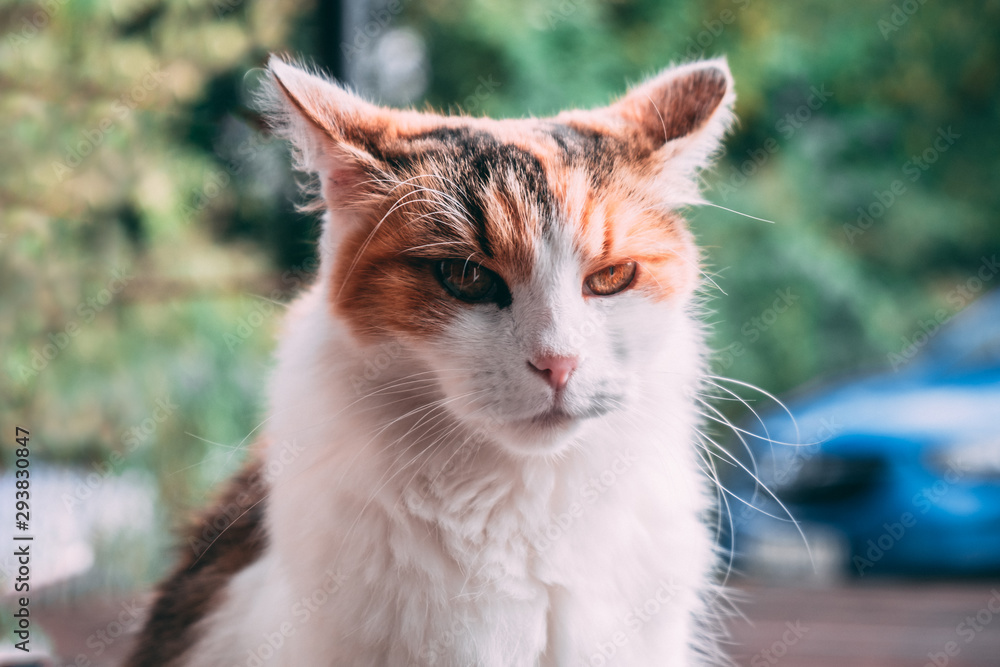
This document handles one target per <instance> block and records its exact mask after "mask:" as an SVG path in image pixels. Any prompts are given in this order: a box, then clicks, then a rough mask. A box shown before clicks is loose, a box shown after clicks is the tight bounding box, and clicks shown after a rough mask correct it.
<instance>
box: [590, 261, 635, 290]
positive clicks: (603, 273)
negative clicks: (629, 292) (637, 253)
mask: <svg viewBox="0 0 1000 667" xmlns="http://www.w3.org/2000/svg"><path fill="white" fill-rule="evenodd" d="M635 269H636V264H635V262H624V263H622V264H614V265H612V266H608V267H605V268H603V269H601V270H600V271H597V272H595V273H591V274H590V275H589V276H587V279H586V280H584V281H583V284H584V285H585V286H586V288H587V290H589V292H590V293H591V294H594V295H597V296H611V295H612V294H617V293H618V292H621V291H622V290H624V289H625V288H627V287H628V286H629V285H631V284H632V281H633V280H635Z"/></svg>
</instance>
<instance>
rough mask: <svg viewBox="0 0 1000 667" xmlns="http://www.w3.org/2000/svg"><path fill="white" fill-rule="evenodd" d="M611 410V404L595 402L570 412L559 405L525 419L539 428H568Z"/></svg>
mask: <svg viewBox="0 0 1000 667" xmlns="http://www.w3.org/2000/svg"><path fill="white" fill-rule="evenodd" d="M610 410H611V406H609V405H605V404H602V403H597V404H594V405H592V406H590V407H588V408H587V409H585V410H582V411H579V412H570V411H568V410H566V409H565V408H563V407H561V406H558V405H557V406H555V407H552V408H549V409H548V410H545V411H544V412H540V413H539V414H537V415H535V416H533V417H528V418H527V419H526V420H525V421H526V422H527V423H529V424H531V425H532V426H535V427H538V428H566V427H568V426H571V425H573V424H575V423H577V422H581V421H583V420H585V419H591V418H593V417H600V416H601V415H604V414H607V413H608V412H609V411H610Z"/></svg>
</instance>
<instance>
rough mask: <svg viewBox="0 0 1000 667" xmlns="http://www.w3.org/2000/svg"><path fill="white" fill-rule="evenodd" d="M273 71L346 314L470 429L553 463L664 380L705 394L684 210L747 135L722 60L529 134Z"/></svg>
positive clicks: (278, 115) (342, 315) (335, 297)
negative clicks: (731, 136)
mask: <svg viewBox="0 0 1000 667" xmlns="http://www.w3.org/2000/svg"><path fill="white" fill-rule="evenodd" d="M269 69H270V72H271V75H272V81H273V90H272V97H273V100H272V102H273V103H272V105H271V108H272V111H273V112H274V118H275V120H276V127H278V128H279V130H280V131H282V132H283V133H284V134H285V135H286V136H288V137H289V138H290V139H291V141H292V143H293V145H294V147H295V149H296V155H297V158H298V162H299V164H298V166H299V167H300V168H301V169H303V170H304V171H307V172H309V173H312V174H314V175H316V176H317V177H318V183H319V189H318V193H317V194H318V197H317V205H318V207H321V208H323V209H325V210H326V211H327V216H326V223H325V230H324V238H323V242H322V243H321V248H322V252H323V253H324V256H323V257H322V275H321V276H320V280H321V281H323V282H324V287H325V294H326V302H327V306H328V308H329V312H330V314H331V316H332V317H336V318H338V319H339V320H340V321H341V322H342V323H343V324H344V325H345V326H346V328H347V330H349V331H350V332H352V335H353V336H355V337H356V338H357V339H358V340H359V341H361V342H372V343H378V342H380V341H385V340H386V339H387V338H388V339H391V340H392V342H393V343H394V344H398V345H400V346H402V347H403V348H405V349H406V350H407V352H408V353H409V355H408V356H409V357H410V358H415V359H418V360H419V361H420V363H421V364H422V365H423V366H424V367H425V368H426V369H429V370H430V372H431V373H432V374H433V375H434V377H435V378H436V380H437V384H438V387H439V389H440V391H441V392H442V393H443V396H444V401H445V404H446V405H447V406H448V409H449V410H450V411H451V412H452V413H453V414H455V415H457V416H458V417H459V419H461V420H462V421H464V422H465V423H467V424H470V425H473V426H482V427H484V428H486V429H488V431H489V433H490V434H491V435H492V436H493V437H494V439H496V440H497V441H498V442H500V443H502V444H503V445H504V446H506V447H507V448H509V449H511V450H514V451H518V452H551V451H553V450H556V449H558V448H559V447H560V446H562V444H563V443H565V442H567V441H568V440H569V437H570V435H571V434H572V433H574V432H575V431H576V429H577V428H578V427H580V426H581V425H584V424H586V423H588V421H590V420H594V419H596V418H599V417H600V416H602V415H605V414H608V413H615V412H620V411H622V410H625V409H627V407H628V406H629V405H630V403H631V402H632V401H633V400H634V399H635V397H636V396H637V395H638V394H641V393H643V392H648V391H650V388H651V387H652V386H654V385H655V383H657V382H676V383H680V382H686V381H689V380H690V378H685V377H684V376H685V373H686V372H687V371H688V370H690V369H697V368H698V364H697V360H696V359H693V358H692V357H697V355H698V354H699V350H698V348H697V345H696V344H695V343H694V342H693V339H694V338H696V336H694V334H693V331H694V325H693V324H692V323H691V321H690V316H689V314H688V310H687V306H688V305H689V304H690V302H691V299H692V295H693V293H694V291H695V289H696V288H697V286H698V282H699V280H698V276H699V269H698V264H699V255H698V251H697V249H696V247H695V245H694V242H693V239H692V236H691V234H690V233H689V231H688V229H687V227H686V225H685V222H684V220H683V219H682V217H681V215H680V213H679V212H678V210H679V209H680V208H682V207H683V206H685V205H690V204H694V203H697V202H698V201H699V195H698V187H697V173H698V170H699V169H701V168H702V167H704V166H705V165H706V163H707V162H708V160H709V158H710V156H711V155H712V153H714V152H715V150H716V149H717V147H718V144H719V141H720V138H721V136H722V134H723V133H724V131H725V130H726V128H727V127H728V125H729V123H730V122H731V118H732V116H731V109H732V103H733V99H734V94H733V85H732V79H731V76H730V73H729V69H728V67H727V66H726V63H725V61H723V60H713V61H706V62H698V63H692V64H688V65H683V66H680V67H675V68H672V69H668V70H666V71H664V72H662V73H661V74H659V75H657V76H656V77H654V78H652V79H650V80H648V81H646V82H645V83H643V84H641V85H639V86H637V87H635V88H633V89H632V90H631V91H630V92H629V93H628V94H626V95H625V96H624V97H622V98H621V99H619V100H618V101H617V102H615V103H613V104H611V105H610V106H607V107H604V108H600V109H595V110H590V111H580V110H577V111H569V112H564V113H561V114H559V115H557V116H555V117H552V118H542V119H534V118H532V119H521V120H492V119H488V118H472V117H468V116H440V115H435V114H431V113H419V112H416V111H402V110H393V109H387V108H383V107H379V106H375V105H373V104H370V103H368V102H366V101H364V100H362V99H360V98H359V97H357V96H355V95H353V94H351V93H349V92H347V91H345V90H344V89H343V88H341V87H339V86H337V85H335V84H333V83H331V82H330V81H328V80H326V79H325V78H322V77H320V76H316V75H314V74H310V73H308V72H306V71H304V70H302V69H299V68H297V67H294V66H292V65H289V64H286V63H284V62H282V61H281V60H279V59H277V58H273V59H272V61H271V63H270V67H269ZM671 374H673V375H671Z"/></svg>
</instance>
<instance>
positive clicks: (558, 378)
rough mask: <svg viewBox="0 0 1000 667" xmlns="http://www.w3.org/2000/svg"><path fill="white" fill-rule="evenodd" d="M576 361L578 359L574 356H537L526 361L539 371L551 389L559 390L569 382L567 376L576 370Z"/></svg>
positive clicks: (577, 361)
mask: <svg viewBox="0 0 1000 667" xmlns="http://www.w3.org/2000/svg"><path fill="white" fill-rule="evenodd" d="M577 363H579V359H577V358H576V357H538V358H537V359H535V360H534V361H530V362H528V365H529V366H531V368H533V369H534V370H536V371H538V372H539V373H541V375H542V376H543V377H544V378H545V381H546V382H548V383H549V385H550V386H551V387H552V388H553V389H556V390H559V389H562V388H563V387H565V386H566V383H567V382H569V376H570V375H571V374H572V373H573V371H574V370H576V365H577Z"/></svg>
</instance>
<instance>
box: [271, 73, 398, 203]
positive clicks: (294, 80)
mask: <svg viewBox="0 0 1000 667" xmlns="http://www.w3.org/2000/svg"><path fill="white" fill-rule="evenodd" d="M267 70H268V74H269V75H270V85H269V86H267V88H266V89H265V91H264V96H263V99H262V106H263V107H264V111H265V113H266V114H267V117H268V118H269V120H270V122H271V124H272V127H273V128H274V130H275V132H276V133H277V134H279V135H281V136H283V137H285V138H287V139H288V140H289V141H290V142H291V144H292V146H293V149H294V157H295V161H296V165H295V166H296V168H298V169H300V170H302V171H305V172H308V173H312V174H316V175H317V176H318V177H319V185H320V194H321V195H322V198H323V202H322V203H320V204H319V206H320V207H323V206H329V207H331V208H352V207H355V206H361V205H363V204H364V201H365V199H366V198H367V197H366V196H367V195H369V194H371V193H372V192H373V191H374V190H377V189H378V187H377V184H378V183H379V182H380V181H381V180H383V177H384V171H383V168H382V161H381V160H380V159H379V157H380V156H379V148H378V145H379V140H380V138H381V137H384V136H385V134H386V132H387V130H388V129H389V128H390V127H391V125H392V119H391V118H390V114H391V111H389V110H387V109H383V108H381V107H378V106H376V105H374V104H371V103H369V102H366V101H365V100H363V99H361V98H360V97H358V96H357V95H354V94H352V93H350V92H348V91H347V90H345V89H344V88H342V87H340V86H338V85H337V84H335V83H333V82H332V81H330V80H328V79H326V78H325V77H322V76H319V75H317V74H313V73H310V72H308V71H307V70H305V69H304V68H301V67H297V66H295V65H291V64H289V63H286V62H284V61H283V60H281V59H280V58H278V57H277V56H271V59H270V61H269V62H268V65H267Z"/></svg>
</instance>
